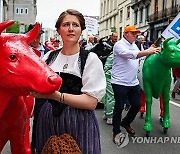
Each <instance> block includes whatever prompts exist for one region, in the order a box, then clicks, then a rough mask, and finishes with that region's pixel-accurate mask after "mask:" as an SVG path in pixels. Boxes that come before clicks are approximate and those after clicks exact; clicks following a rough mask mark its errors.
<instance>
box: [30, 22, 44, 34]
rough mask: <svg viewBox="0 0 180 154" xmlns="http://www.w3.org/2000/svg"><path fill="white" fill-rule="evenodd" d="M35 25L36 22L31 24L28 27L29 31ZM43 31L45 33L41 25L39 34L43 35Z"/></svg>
mask: <svg viewBox="0 0 180 154" xmlns="http://www.w3.org/2000/svg"><path fill="white" fill-rule="evenodd" d="M34 26H35V24H30V25H29V27H28V32H29V31H30V30H31V29H33V28H34ZM43 33H44V31H43V30H42V27H41V26H40V32H39V34H40V35H41V34H43Z"/></svg>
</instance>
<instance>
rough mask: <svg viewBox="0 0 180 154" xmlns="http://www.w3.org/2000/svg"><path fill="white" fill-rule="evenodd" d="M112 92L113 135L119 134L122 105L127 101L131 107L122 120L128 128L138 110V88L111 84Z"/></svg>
mask: <svg viewBox="0 0 180 154" xmlns="http://www.w3.org/2000/svg"><path fill="white" fill-rule="evenodd" d="M112 88H113V91H114V99H115V106H114V110H113V133H114V135H116V134H118V133H120V132H121V130H120V125H121V118H122V111H123V109H124V104H126V102H127V101H128V102H129V104H130V105H131V107H130V109H129V111H128V113H127V114H126V116H125V117H124V118H123V120H122V122H123V124H124V125H127V126H130V124H131V123H132V122H133V120H134V119H135V117H136V115H137V113H138V112H139V109H140V106H141V105H140V86H139V85H137V86H123V85H117V84H112Z"/></svg>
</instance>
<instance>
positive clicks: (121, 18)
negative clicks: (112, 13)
mask: <svg viewBox="0 0 180 154" xmlns="http://www.w3.org/2000/svg"><path fill="white" fill-rule="evenodd" d="M122 20H123V10H121V11H120V20H119V21H120V23H121V22H122Z"/></svg>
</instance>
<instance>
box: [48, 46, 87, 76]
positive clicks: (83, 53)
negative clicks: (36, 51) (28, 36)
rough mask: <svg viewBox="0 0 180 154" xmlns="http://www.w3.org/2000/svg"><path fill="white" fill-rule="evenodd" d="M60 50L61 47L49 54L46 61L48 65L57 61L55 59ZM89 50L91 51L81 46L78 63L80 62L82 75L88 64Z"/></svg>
mask: <svg viewBox="0 0 180 154" xmlns="http://www.w3.org/2000/svg"><path fill="white" fill-rule="evenodd" d="M60 50H61V49H58V50H55V51H53V52H51V53H50V54H49V56H48V58H47V59H46V61H45V62H46V64H47V65H51V64H52V63H53V62H54V61H55V59H56V57H57V56H58V54H59V52H60ZM89 52H90V51H88V50H84V49H83V48H80V53H79V58H78V63H79V68H80V73H81V76H82V75H83V71H84V66H85V64H86V59H87V57H88V54H89Z"/></svg>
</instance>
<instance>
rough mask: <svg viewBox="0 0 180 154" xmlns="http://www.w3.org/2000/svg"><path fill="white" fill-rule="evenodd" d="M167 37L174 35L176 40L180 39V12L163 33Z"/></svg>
mask: <svg viewBox="0 0 180 154" xmlns="http://www.w3.org/2000/svg"><path fill="white" fill-rule="evenodd" d="M161 35H162V36H163V37H164V38H165V39H166V38H169V37H174V40H177V39H180V12H179V14H178V15H177V16H176V17H175V18H174V20H173V21H172V22H171V23H170V24H169V26H168V27H167V28H166V29H165V30H164V31H163V33H162V34H161Z"/></svg>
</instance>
